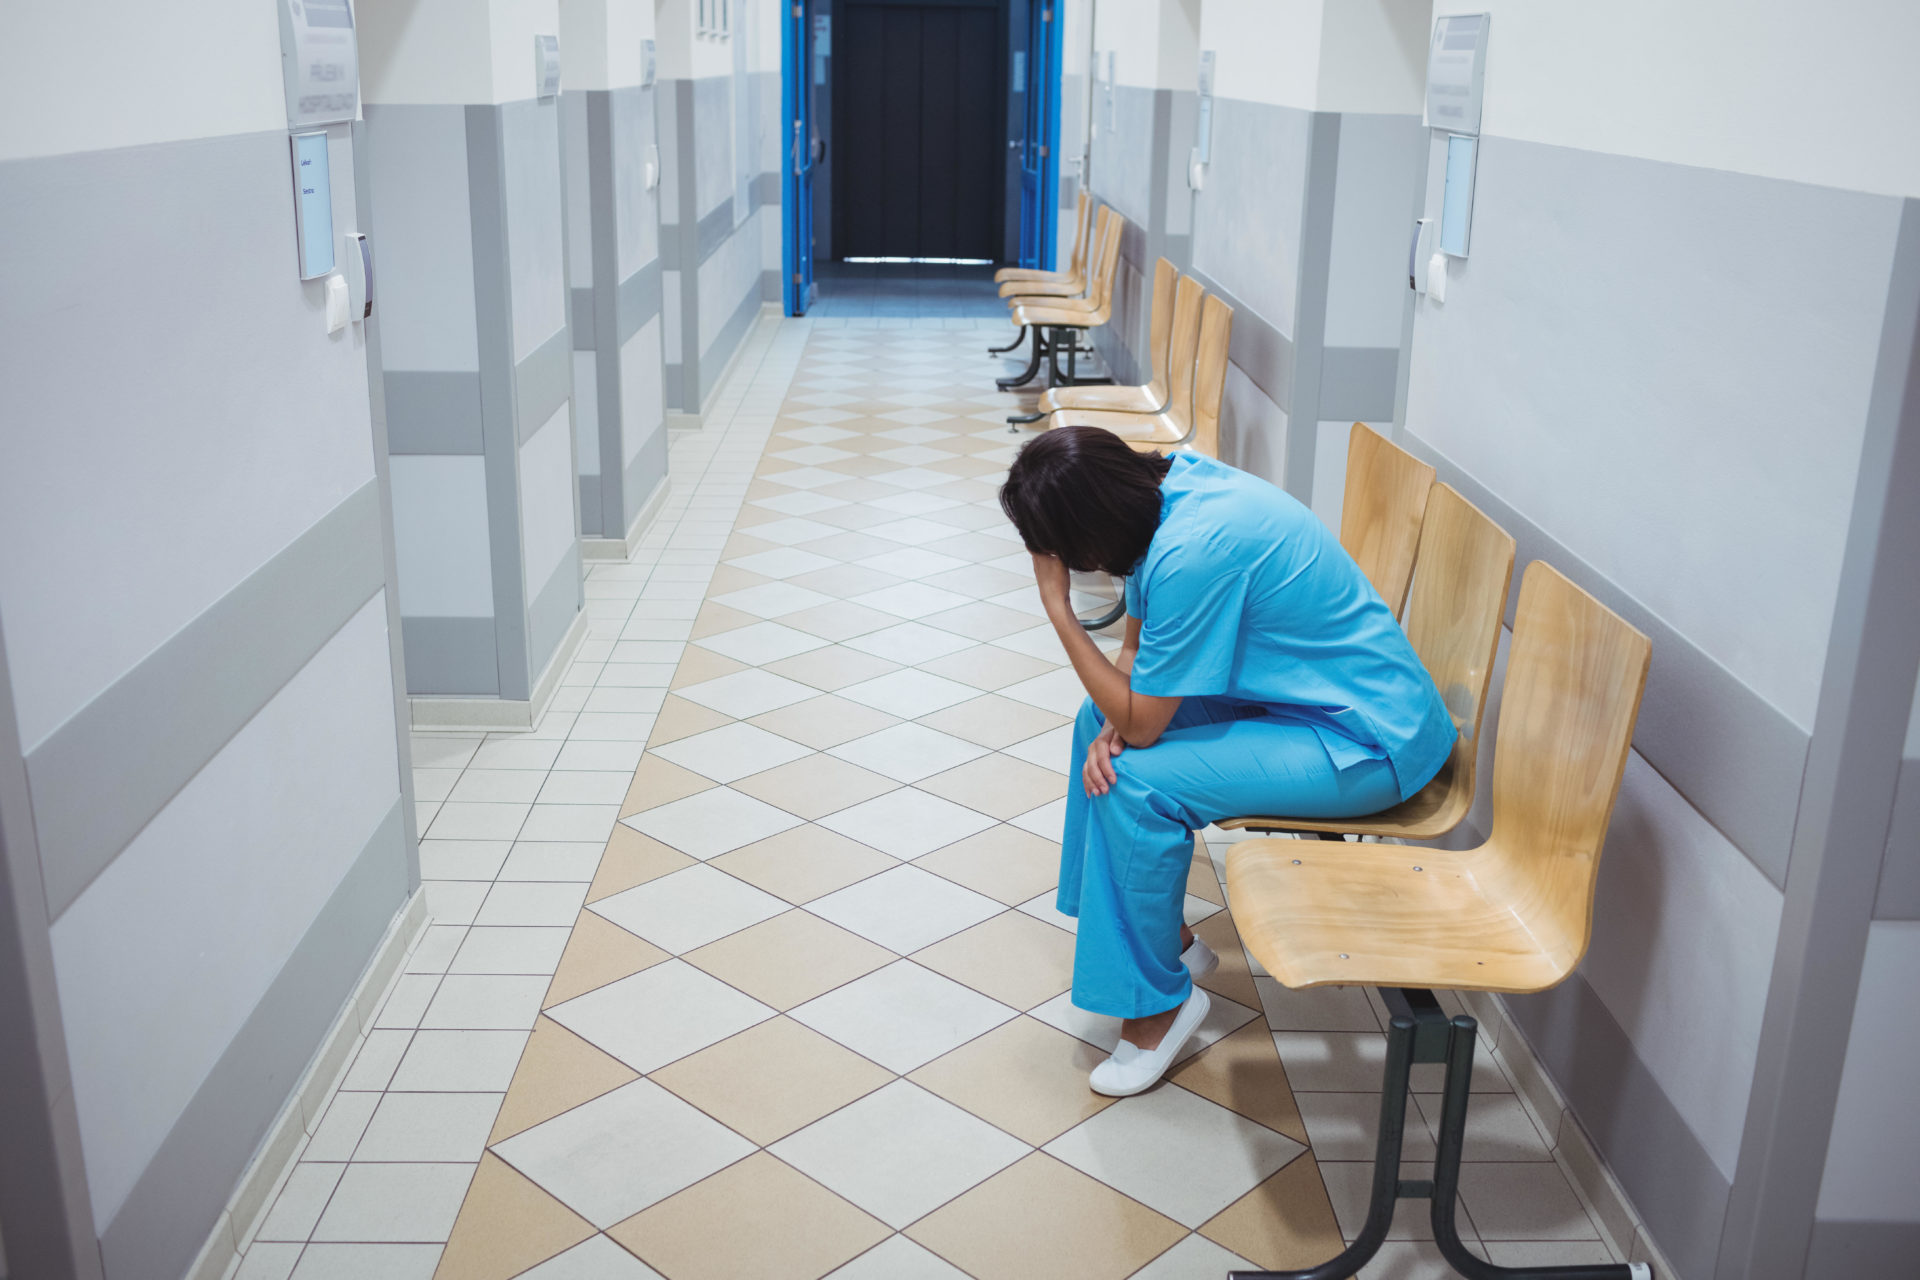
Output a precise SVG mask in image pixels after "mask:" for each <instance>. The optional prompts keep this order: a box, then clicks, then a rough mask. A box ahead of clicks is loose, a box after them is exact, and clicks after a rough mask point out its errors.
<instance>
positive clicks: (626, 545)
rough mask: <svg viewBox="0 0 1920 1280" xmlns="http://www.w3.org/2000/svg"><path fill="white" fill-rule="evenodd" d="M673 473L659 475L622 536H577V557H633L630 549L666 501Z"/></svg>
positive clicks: (599, 559) (635, 546) (614, 559)
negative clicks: (578, 554)
mask: <svg viewBox="0 0 1920 1280" xmlns="http://www.w3.org/2000/svg"><path fill="white" fill-rule="evenodd" d="M672 488H673V477H672V476H661V477H660V483H658V484H656V485H654V486H653V492H652V493H651V494H649V495H648V496H647V500H646V501H645V502H643V503H641V504H640V511H639V514H637V515H635V516H634V517H633V523H632V524H631V525H629V526H628V527H627V536H626V537H624V538H582V539H580V558H581V559H582V560H591V561H596V562H599V563H606V562H609V561H612V562H616V563H618V562H623V561H627V560H631V559H633V553H634V551H635V550H636V549H638V547H639V546H640V539H642V538H644V537H645V536H646V534H647V529H648V527H649V526H650V525H652V524H653V518H654V517H655V516H657V515H659V514H660V508H662V507H664V506H665V505H666V504H667V495H668V493H670V492H671V491H672Z"/></svg>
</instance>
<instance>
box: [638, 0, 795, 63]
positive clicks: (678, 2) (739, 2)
mask: <svg viewBox="0 0 1920 1280" xmlns="http://www.w3.org/2000/svg"><path fill="white" fill-rule="evenodd" d="M755 2H756V0H734V6H733V30H734V35H733V38H732V39H729V40H716V39H714V38H713V37H711V36H702V35H697V34H695V33H696V31H697V29H698V27H699V16H700V15H699V3H700V0H655V4H654V23H655V28H656V30H657V31H658V32H659V42H660V63H659V74H660V78H661V79H662V80H699V79H704V78H705V77H707V76H726V75H732V74H733V40H737V39H739V38H740V33H741V28H742V26H743V24H746V23H749V22H751V21H754V20H755V18H754V14H753V13H752V12H751V9H752V8H753V5H754V3H755ZM757 2H758V3H760V4H771V3H772V2H773V0H757ZM776 35H777V31H776ZM779 47H780V46H779V43H778V40H777V38H776V40H775V43H774V49H775V54H774V57H775V59H776V61H775V63H774V66H775V67H776V68H777V67H778V66H779V62H778V61H777V59H778V57H779V53H778V50H779Z"/></svg>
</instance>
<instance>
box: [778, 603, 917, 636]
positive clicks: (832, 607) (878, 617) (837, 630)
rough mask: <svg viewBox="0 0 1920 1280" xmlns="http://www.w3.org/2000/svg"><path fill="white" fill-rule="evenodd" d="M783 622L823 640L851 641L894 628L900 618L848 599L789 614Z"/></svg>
mask: <svg viewBox="0 0 1920 1280" xmlns="http://www.w3.org/2000/svg"><path fill="white" fill-rule="evenodd" d="M780 621H782V622H784V623H786V624H787V625H788V626H790V627H798V628H800V629H801V630H802V631H811V632H812V633H813V634H814V635H816V636H819V637H820V638H821V639H822V640H851V639H853V637H855V636H863V635H865V634H867V632H869V631H878V630H879V629H880V628H882V627H891V626H893V625H894V624H896V623H898V622H899V621H900V619H898V618H896V617H894V616H893V615H892V614H890V613H882V612H880V611H879V610H878V609H869V608H867V607H866V606H864V605H857V604H853V603H852V602H850V601H846V600H835V601H833V602H831V603H829V604H822V605H815V606H813V607H812V608H810V609H801V610H799V611H798V612H797V613H790V614H787V615H786V616H785V617H783V618H782V619H780Z"/></svg>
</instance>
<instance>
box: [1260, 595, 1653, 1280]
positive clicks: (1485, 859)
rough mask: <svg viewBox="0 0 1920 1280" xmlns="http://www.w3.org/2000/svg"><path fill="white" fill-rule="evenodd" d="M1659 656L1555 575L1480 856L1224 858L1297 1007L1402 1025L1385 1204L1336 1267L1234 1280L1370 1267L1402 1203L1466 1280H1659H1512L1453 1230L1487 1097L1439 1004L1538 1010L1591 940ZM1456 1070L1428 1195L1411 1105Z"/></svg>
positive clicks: (1326, 849)
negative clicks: (1296, 991)
mask: <svg viewBox="0 0 1920 1280" xmlns="http://www.w3.org/2000/svg"><path fill="white" fill-rule="evenodd" d="M1650 651H1651V646H1650V645H1649V643H1648V641H1647V638H1646V637H1645V636H1644V635H1642V634H1640V632H1638V631H1636V630H1634V629H1633V628H1632V627H1630V626H1628V625H1627V624H1626V622H1624V621H1622V620H1621V619H1620V617H1619V616H1618V615H1616V614H1614V613H1613V612H1612V611H1611V610H1609V609H1607V608H1606V607H1605V606H1604V605H1602V604H1601V603H1600V602H1599V601H1597V600H1595V599H1594V598H1593V597H1592V596H1590V595H1588V594H1587V593H1586V592H1584V591H1582V590H1580V588H1578V587H1576V586H1574V585H1573V583H1571V582H1569V581H1568V580H1567V579H1566V578H1565V577H1564V576H1562V575H1561V574H1560V573H1559V572H1557V571H1556V570H1555V569H1553V568H1552V567H1551V566H1549V565H1547V564H1545V563H1544V562H1539V561H1536V562H1535V563H1534V564H1532V565H1530V566H1528V568H1527V572H1526V577H1525V579H1524V580H1523V582H1522V584H1521V587H1520V603H1519V608H1518V611H1517V613H1516V615H1515V619H1514V625H1513V646H1512V649H1511V651H1510V653H1509V657H1508V662H1507V682H1506V691H1505V696H1504V700H1503V702H1502V705H1501V708H1500V737H1499V740H1498V742H1497V743H1496V744H1495V746H1494V758H1493V824H1492V825H1493V830H1492V834H1491V835H1490V836H1489V837H1488V838H1487V841H1486V842H1485V843H1484V844H1482V845H1480V846H1479V847H1478V848H1475V849H1468V850H1464V851H1459V852H1454V851H1450V850H1444V849H1431V848H1410V847H1408V846H1405V845H1351V844H1348V845H1340V846H1337V847H1335V846H1329V845H1323V844H1318V843H1315V842H1312V841H1301V840H1283V839H1282V840H1249V841H1246V842H1245V843H1243V844H1239V845H1236V846H1235V847H1234V849H1233V851H1232V852H1231V853H1230V854H1228V856H1227V898H1228V901H1229V902H1230V903H1231V905H1232V907H1233V913H1234V923H1235V924H1237V925H1238V926H1239V929H1240V936H1241V937H1242V938H1243V939H1244V940H1245V942H1246V945H1247V949H1248V950H1249V951H1251V952H1252V953H1253V955H1254V957H1255V958H1256V959H1258V960H1259V961H1260V963H1261V964H1262V965H1264V966H1265V967H1266V970H1267V972H1269V973H1271V974H1272V975H1273V976H1274V977H1275V978H1276V979H1277V980H1278V981H1280V982H1281V983H1283V984H1285V985H1286V986H1289V987H1296V988H1299V987H1318V986H1377V987H1379V988H1381V996H1382V997H1383V998H1384V999H1385V1001H1386V1005H1387V1009H1388V1013H1389V1023H1390V1025H1389V1030H1388V1032H1387V1061H1386V1070H1385V1073H1384V1079H1383V1082H1382V1087H1381V1098H1380V1127H1379V1136H1378V1142H1377V1147H1376V1152H1375V1156H1374V1172H1373V1194H1372V1199H1371V1203H1370V1206H1369V1209H1368V1213H1367V1221H1366V1225H1365V1226H1364V1227H1362V1228H1361V1230H1360V1234H1359V1237H1358V1238H1357V1239H1356V1240H1355V1241H1354V1242H1353V1244H1351V1245H1350V1246H1348V1247H1347V1249H1346V1250H1345V1251H1344V1252H1343V1253H1341V1254H1340V1255H1339V1256H1338V1257H1337V1258H1334V1259H1332V1260H1330V1261H1328V1262H1326V1263H1323V1264H1322V1265H1320V1266H1318V1267H1314V1268H1311V1269H1309V1270H1304V1271H1236V1272H1233V1273H1231V1275H1232V1277H1233V1280H1331V1278H1332V1277H1344V1276H1351V1275H1353V1274H1354V1273H1355V1272H1356V1271H1358V1270H1360V1269H1361V1268H1362V1267H1364V1266H1365V1265H1366V1263H1367V1261H1368V1259H1370V1258H1371V1257H1372V1256H1373V1255H1374V1254H1375V1253H1376V1252H1377V1251H1378V1250H1379V1248H1380V1245H1381V1242H1382V1241H1384V1240H1385V1239H1386V1235H1387V1231H1388V1228H1389V1226H1390V1225H1391V1223H1392V1219H1393V1208H1394V1203H1395V1201H1396V1200H1398V1199H1402V1198H1406V1199H1429V1200H1431V1208H1430V1213H1431V1216H1432V1221H1433V1235H1434V1242H1435V1244H1436V1245H1438V1247H1439V1249H1440V1253H1441V1255H1442V1256H1443V1257H1444V1258H1445V1259H1446V1260H1447V1262H1448V1264H1449V1265H1451V1266H1452V1267H1453V1269H1454V1270H1455V1271H1457V1272H1458V1273H1459V1274H1461V1275H1463V1276H1467V1277H1470V1278H1471V1280H1651V1276H1652V1272H1651V1270H1650V1269H1649V1268H1647V1267H1646V1266H1645V1265H1644V1264H1638V1263H1624V1264H1608V1265H1600V1266H1577V1267H1499V1266H1494V1265H1492V1264H1490V1263H1486V1262H1483V1261H1481V1260H1480V1259H1479V1258H1477V1257H1475V1256H1474V1255H1473V1254H1471V1253H1469V1252H1468V1251H1467V1249H1466V1247H1465V1246H1464V1245H1463V1244H1462V1243H1461V1242H1460V1235H1459V1231H1458V1228H1457V1226H1456V1224H1455V1222H1454V1212H1455V1208H1454V1206H1455V1197H1456V1195H1457V1193H1458V1188H1459V1180H1460V1149H1461V1144H1462V1141H1463V1139H1464V1137H1465V1134H1466V1121H1467V1104H1468V1095H1469V1092H1470V1090H1471V1088H1472V1082H1473V1051H1474V1040H1475V1033H1476V1024H1475V1022H1474V1020H1473V1019H1472V1018H1470V1017H1467V1016H1466V1015H1464V1014H1463V1015H1459V1016H1456V1017H1453V1018H1449V1017H1447V1015H1446V1013H1445V1012H1444V1011H1443V1010H1442V1009H1441V1007H1440V1004H1439V1001H1438V1000H1436V999H1435V997H1434V994H1433V988H1451V989H1454V990H1462V991H1504V992H1532V991H1544V990H1546V989H1548V988H1549V987H1553V986H1555V985H1557V984H1558V983H1560V982H1562V981H1564V980H1565V979H1566V977H1567V975H1569V974H1571V973H1572V972H1573V970H1574V967H1575V966H1576V965H1578V964H1579V963H1580V959H1581V957H1582V956H1584V955H1585V954H1586V951H1587V944H1588V941H1589V939H1590V938H1591V937H1592V933H1593V897H1594V883H1595V880H1596V876H1597V873H1598V870H1599V866H1600V854H1601V849H1602V846H1603V844H1604V842H1605V839H1606V834H1607V823H1608V820H1609V819H1610V818H1611V816H1612V813H1613V805H1614V800H1615V798H1616V797H1617V796H1618V795H1619V793H1620V778H1621V775H1622V773H1623V771H1624V770H1625V768H1626V763H1627V751H1628V748H1629V746H1630V745H1631V743H1632V739H1633V724H1634V720H1635V718H1636V716H1637V715H1638V714H1639V709H1640V696H1641V693H1642V692H1643V691H1644V690H1645V688H1646V680H1647V662H1648V657H1649V654H1650ZM1417 1062H1444V1063H1445V1064H1446V1082H1445V1086H1444V1096H1443V1101H1442V1105H1441V1113H1440V1124H1439V1129H1440V1135H1439V1152H1438V1156H1437V1158H1436V1160H1435V1163H1434V1176H1433V1180H1432V1181H1431V1182H1427V1181H1424V1180H1421V1181H1413V1180H1402V1179H1401V1178H1400V1152H1401V1143H1402V1138H1403V1135H1404V1132H1405V1125H1406V1106H1407V1088H1408V1084H1409V1081H1410V1077H1411V1073H1412V1068H1413V1065H1414V1064H1415V1063H1417Z"/></svg>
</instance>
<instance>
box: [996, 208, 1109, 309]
mask: <svg viewBox="0 0 1920 1280" xmlns="http://www.w3.org/2000/svg"><path fill="white" fill-rule="evenodd" d="M1086 265H1087V189H1086V187H1084V186H1083V187H1081V188H1080V194H1079V195H1077V196H1076V197H1074V201H1073V252H1072V253H1071V255H1069V257H1068V259H1067V268H1066V270H1064V271H1048V270H1046V269H1045V268H1043V267H1002V268H1000V269H999V270H998V271H996V272H994V273H993V282H994V283H995V284H1007V283H1009V282H1014V281H1023V280H1024V281H1029V282H1036V281H1037V282H1045V283H1047V284H1063V283H1065V282H1066V281H1068V280H1079V281H1080V282H1081V283H1080V285H1079V287H1078V288H1076V289H1075V290H1074V292H1075V293H1078V292H1080V290H1081V289H1084V288H1085V287H1086V283H1085V278H1086ZM1000 296H1001V297H1005V296H1006V294H1005V293H1004V292H1002V294H1001V295H1000Z"/></svg>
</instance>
